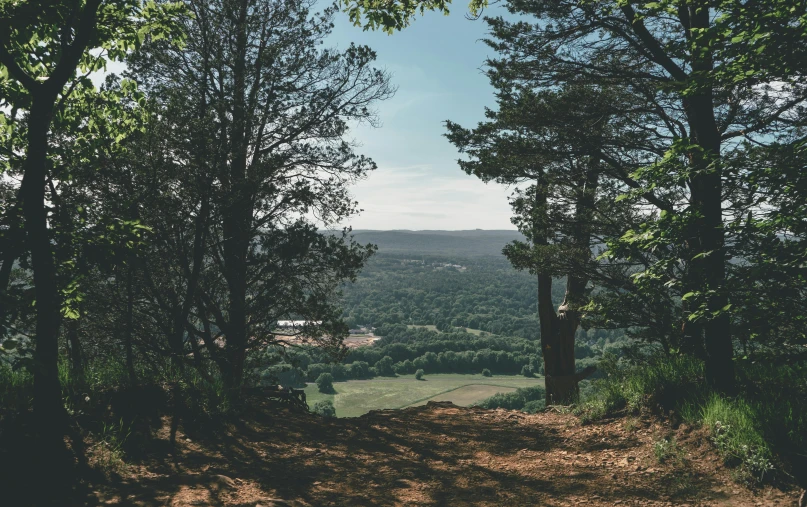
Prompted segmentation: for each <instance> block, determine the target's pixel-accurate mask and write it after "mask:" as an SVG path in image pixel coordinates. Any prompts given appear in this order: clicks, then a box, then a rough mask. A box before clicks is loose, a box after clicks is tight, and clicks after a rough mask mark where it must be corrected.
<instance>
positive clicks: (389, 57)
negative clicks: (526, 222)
mask: <svg viewBox="0 0 807 507" xmlns="http://www.w3.org/2000/svg"><path fill="white" fill-rule="evenodd" d="M466 6H467V2H465V1H463V0H455V2H454V6H453V8H452V12H451V14H450V15H449V16H443V15H442V14H439V13H433V12H432V13H426V15H424V16H422V17H420V16H419V17H418V18H417V19H415V21H414V23H412V25H411V26H410V27H409V28H407V29H405V30H403V31H401V32H398V33H395V34H393V35H387V34H385V33H383V32H365V31H362V29H361V28H359V27H354V26H352V25H351V23H350V21H349V19H348V17H347V15H346V14H344V13H340V14H338V15H337V18H336V20H335V24H336V26H335V29H334V32H333V34H332V36H331V37H330V39H329V40H328V41H327V42H326V44H329V45H332V46H337V47H340V48H345V47H347V46H348V45H349V44H350V42H355V43H356V44H366V45H368V46H370V47H371V48H373V49H374V50H375V51H376V52H377V54H378V60H377V66H378V67H381V68H385V69H386V70H388V71H389V72H390V73H391V74H392V82H393V84H394V85H395V86H397V87H398V92H397V93H396V95H395V97H394V98H392V99H390V100H388V101H386V102H383V103H381V104H380V105H379V106H378V108H377V109H378V113H379V118H380V120H381V127H380V128H372V127H369V126H366V127H365V126H360V127H358V128H356V129H354V130H353V137H354V138H355V139H356V140H357V141H358V142H359V143H361V145H362V146H361V148H360V149H359V151H360V152H361V153H363V154H364V155H368V156H370V157H372V158H373V159H374V160H375V161H376V163H377V164H378V170H377V171H375V172H374V173H372V174H371V175H370V176H369V177H368V178H367V179H366V180H365V181H362V182H360V183H358V184H357V185H356V186H355V187H354V188H353V195H354V197H355V199H356V200H357V201H359V204H360V207H361V208H362V209H363V210H364V211H363V212H362V213H361V215H359V216H358V217H354V218H353V219H351V220H350V221H349V222H348V223H346V224H344V225H352V226H353V228H354V229H412V230H419V229H445V230H460V229H476V228H479V229H514V226H513V225H512V224H511V223H510V207H509V205H508V203H507V196H508V195H509V194H510V190H508V189H507V188H505V187H503V186H500V185H496V184H487V185H486V184H484V183H482V182H481V181H479V180H478V179H477V178H475V177H473V176H468V175H466V174H465V173H464V172H462V171H461V170H460V169H459V167H458V166H457V163H456V160H457V158H458V157H459V154H458V153H457V151H456V149H455V148H454V147H453V146H452V145H451V144H450V143H449V142H448V140H447V139H446V138H445V137H443V133H444V132H445V129H444V127H443V122H444V121H445V120H448V119H450V120H452V121H455V122H458V123H460V124H461V125H463V126H467V127H470V126H474V125H476V123H477V122H479V121H481V120H482V119H483V118H484V107H485V106H489V107H492V106H493V105H494V104H495V102H494V97H493V88H492V87H491V86H490V85H489V84H488V80H487V78H486V77H485V76H484V75H483V74H482V71H481V70H480V68H481V66H482V64H483V62H484V60H485V58H486V57H487V56H488V55H490V56H493V55H492V51H491V50H490V48H488V46H487V45H485V44H484V43H483V42H482V41H481V40H480V39H482V38H483V37H485V36H486V32H487V25H486V23H485V22H484V21H483V20H482V19H479V20H476V21H469V20H467V19H466V18H465V13H466V12H467V7H466ZM497 11H499V12H504V10H503V9H501V8H496V7H495V6H494V7H493V8H491V9H488V10H487V12H486V14H492V13H497Z"/></svg>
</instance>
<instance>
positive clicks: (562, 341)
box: [536, 154, 600, 405]
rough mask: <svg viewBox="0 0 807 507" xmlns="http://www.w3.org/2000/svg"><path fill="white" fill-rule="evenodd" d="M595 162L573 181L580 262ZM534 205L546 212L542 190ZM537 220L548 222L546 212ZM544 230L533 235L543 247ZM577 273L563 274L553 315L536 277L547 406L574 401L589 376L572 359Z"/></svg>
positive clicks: (545, 282) (546, 287)
mask: <svg viewBox="0 0 807 507" xmlns="http://www.w3.org/2000/svg"><path fill="white" fill-rule="evenodd" d="M599 163H600V161H599V156H598V155H597V154H595V155H594V156H592V157H591V158H590V160H588V161H587V167H586V170H585V171H583V172H582V173H581V176H580V178H579V179H578V181H576V182H575V183H576V185H577V196H576V203H575V215H574V223H573V225H572V232H571V236H572V240H573V242H574V244H573V249H574V250H576V251H573V252H572V255H578V254H579V255H580V259H581V261H583V260H585V259H587V258H589V257H590V256H591V250H590V241H591V214H592V210H593V208H594V201H595V197H596V192H597V186H598V183H599ZM539 192H540V191H539ZM536 202H541V203H542V204H541V207H542V208H543V209H544V210H546V207H545V206H546V202H547V196H546V191H545V190H544V191H543V195H540V194H539V195H538V196H536ZM541 220H544V221H547V220H548V215H547V214H546V212H544V215H543V217H542V218H541ZM544 231H545V232H544V233H543V235H541V236H538V235H536V239H540V243H539V244H543V245H546V244H548V237H549V234H548V227H545V228H544ZM573 265H574V263H573ZM581 273H584V271H583V270H582V269H580V270H577V269H576V270H573V271H570V272H568V273H567V274H566V295H565V297H564V300H563V303H562V304H561V305H560V307H559V308H558V313H557V314H556V313H555V307H554V305H553V303H552V278H551V276H550V275H549V273H546V272H545V273H543V274H540V275H539V276H538V313H539V318H540V320H541V341H542V344H541V345H542V349H543V353H544V374H545V377H546V404H547V405H567V404H569V403H572V402H574V401H575V400H576V399H577V398H578V395H579V388H578V383H579V382H580V380H582V379H583V378H585V377H586V376H587V375H588V374H590V373H591V371H589V372H588V373H587V374H578V373H577V371H576V366H575V357H574V345H575V334H576V333H577V328H578V327H579V326H580V320H581V314H580V312H579V310H578V308H580V306H582V305H583V304H584V303H585V291H586V285H588V278H587V277H586V276H585V275H583V276H581ZM544 336H546V338H544ZM592 371H593V370H592Z"/></svg>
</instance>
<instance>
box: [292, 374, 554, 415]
mask: <svg viewBox="0 0 807 507" xmlns="http://www.w3.org/2000/svg"><path fill="white" fill-rule="evenodd" d="M543 383H544V380H543V379H542V378H526V377H522V376H520V375H496V376H493V377H484V376H482V375H481V374H476V375H462V374H453V373H446V374H434V375H426V376H425V377H424V380H416V379H415V376H414V375H401V376H398V377H392V378H390V377H377V378H374V379H369V380H349V381H347V382H334V385H333V386H334V389H335V390H336V394H323V393H320V392H319V391H318V390H317V386H316V384H314V383H310V384H308V385H307V386H306V388H305V394H306V398H307V399H308V404H309V405H310V406H313V405H314V403H316V402H318V401H320V400H325V399H329V400H331V401H332V402H333V404H334V407H336V416H337V417H358V416H360V415H363V414H366V413H367V412H369V411H371V410H380V409H398V408H403V407H408V406H417V405H422V404H425V403H426V402H428V401H451V402H453V403H455V404H457V405H460V406H467V405H470V404H472V403H474V402H476V401H479V400H482V399H484V398H487V397H488V396H492V395H493V394H495V393H497V392H511V391H514V390H515V389H516V388H519V387H529V386H533V385H536V384H539V385H543Z"/></svg>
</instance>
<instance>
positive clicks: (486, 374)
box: [482, 368, 493, 377]
mask: <svg viewBox="0 0 807 507" xmlns="http://www.w3.org/2000/svg"><path fill="white" fill-rule="evenodd" d="M482 376H484V377H491V376H493V374H492V373H491V372H490V370H488V369H487V368H483V369H482Z"/></svg>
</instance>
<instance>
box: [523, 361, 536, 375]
mask: <svg viewBox="0 0 807 507" xmlns="http://www.w3.org/2000/svg"><path fill="white" fill-rule="evenodd" d="M521 374H522V375H524V376H525V377H534V376H535V373H534V372H533V371H532V366H530V365H528V364H525V365H524V366H522V367H521Z"/></svg>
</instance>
